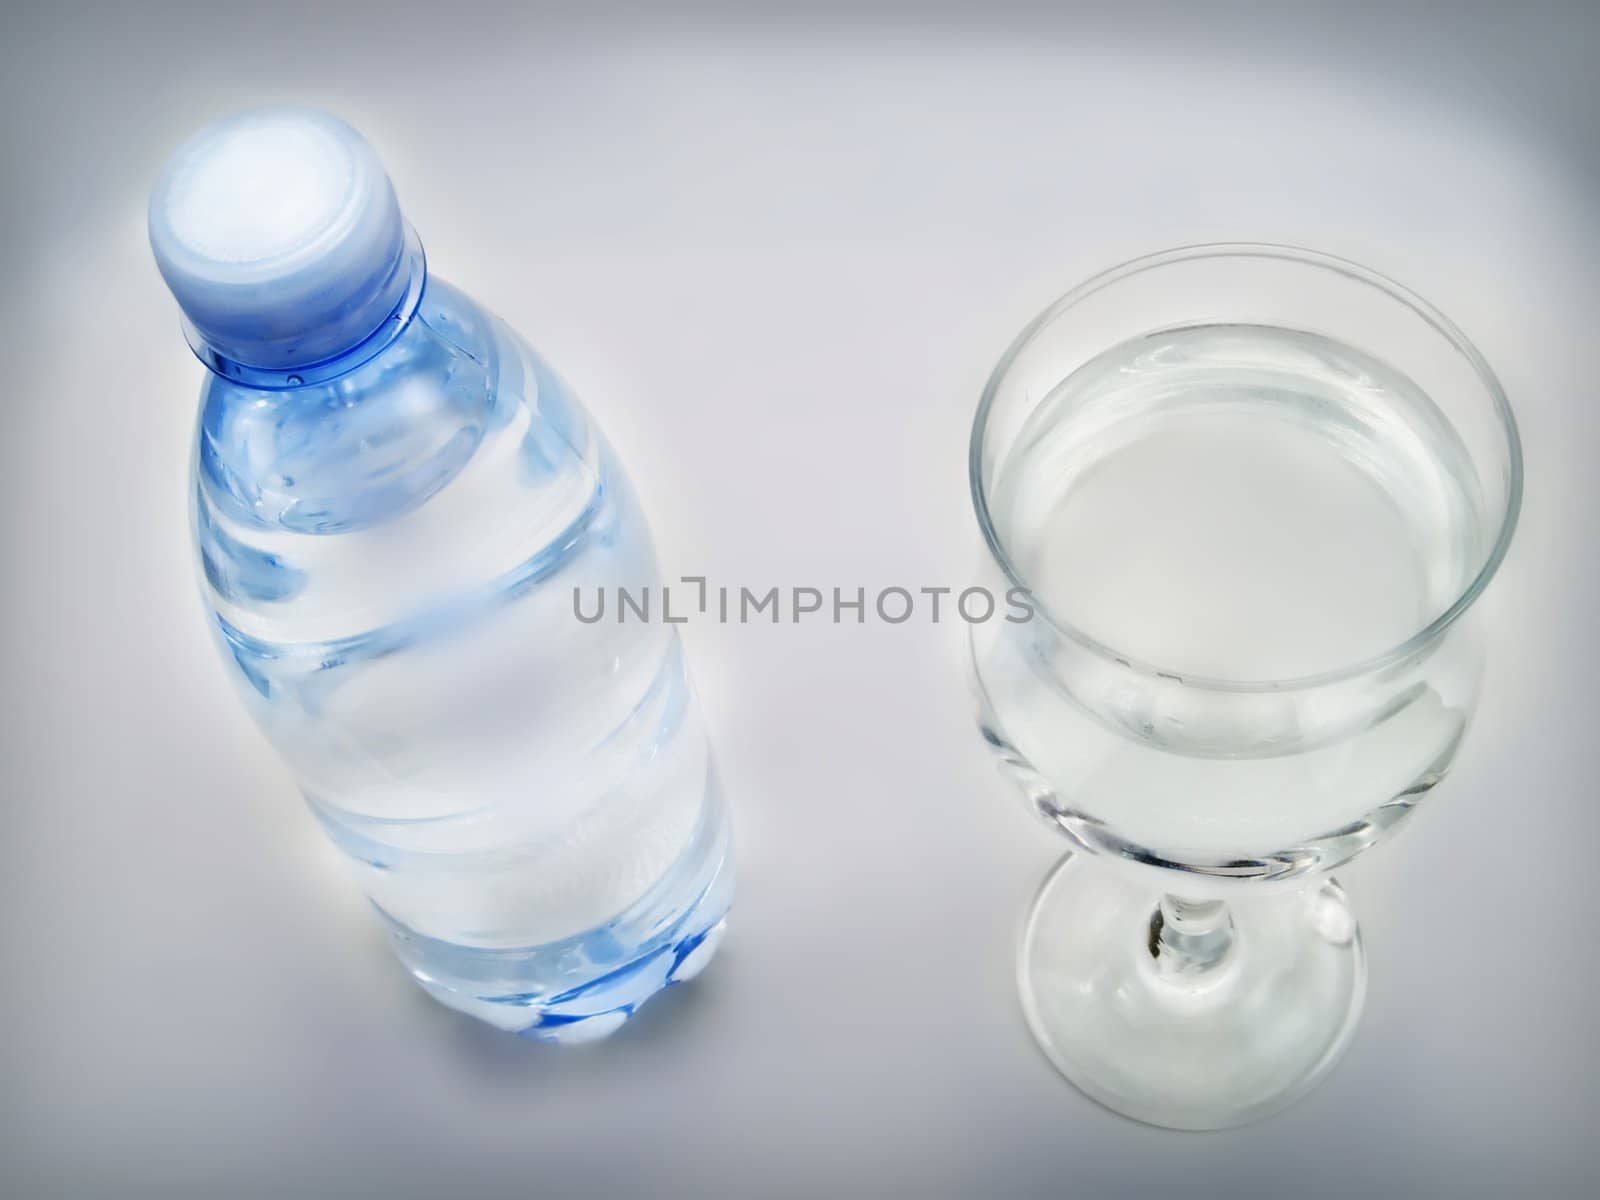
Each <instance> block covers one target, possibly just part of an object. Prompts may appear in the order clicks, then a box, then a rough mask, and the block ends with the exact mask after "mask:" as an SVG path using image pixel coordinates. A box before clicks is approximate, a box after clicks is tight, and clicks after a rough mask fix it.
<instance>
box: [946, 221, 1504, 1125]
mask: <svg viewBox="0 0 1600 1200" xmlns="http://www.w3.org/2000/svg"><path fill="white" fill-rule="evenodd" d="M970 465H971V484H972V495H973V502H974V504H975V506H976V509H977V516H978V524H979V525H980V526H981V528H982V530H983V535H984V538H985V540H986V542H987V550H988V553H987V555H986V560H985V563H984V570H985V572H986V574H987V576H988V578H987V580H986V582H987V583H989V584H990V585H991V586H993V587H997V588H999V589H1001V590H1009V589H1011V588H1022V589H1026V591H1027V594H1028V596H1029V597H1030V599H1031V609H1032V615H1031V616H1029V617H1026V618H1025V619H1024V618H1023V616H1022V615H1021V614H1014V615H1016V617H1017V619H1014V620H1009V621H1008V620H999V619H997V620H993V621H989V622H986V623H982V624H977V625H974V626H972V639H973V640H972V652H973V663H974V668H975V674H976V680H977V686H978V692H979V701H980V719H981V722H982V730H983V734H984V736H985V738H986V739H987V740H988V742H989V743H990V744H991V745H992V746H993V747H994V748H995V749H996V751H997V752H998V754H999V755H1000V757H1001V759H1002V760H1003V762H1004V763H1005V764H1006V769H1007V772H1008V773H1009V774H1010V775H1011V776H1012V777H1013V778H1014V779H1015V780H1016V781H1017V782H1018V783H1019V784H1020V785H1021V789H1022V791H1023V793H1024V795H1025V797H1026V798H1027V801H1028V803H1029V805H1030V806H1031V808H1032V809H1033V810H1034V811H1035V812H1036V813H1037V814H1038V815H1039V816H1040V817H1042V818H1043V819H1044V820H1045V821H1046V822H1047V823H1048V824H1049V825H1050V826H1051V827H1052V828H1054V829H1056V830H1057V831H1059V832H1060V833H1061V834H1063V835H1065V836H1066V838H1067V839H1068V840H1069V842H1070V843H1071V845H1072V850H1071V852H1069V854H1068V855H1067V856H1066V858H1065V859H1064V860H1063V861H1062V862H1061V864H1060V865H1059V866H1057V867H1056V869H1055V870H1054V871H1053V872H1052V873H1051V874H1050V876H1049V878H1048V879H1047V880H1046V881H1045V883H1044V885H1043V887H1042V889H1041V890H1040V892H1039V894H1038V897H1037V899H1036V900H1035V901H1034V903H1033V906H1032V908H1031V910H1030V912H1029V915H1028V918H1027V921H1026V926H1025V930H1024V934H1023V938H1022V944H1021V950H1020V956H1019V963H1018V979H1019V985H1020V988H1021V992H1022V1001H1023V1008H1024V1011H1025V1013H1026V1015H1027V1019H1028V1023H1029V1025H1030V1026H1031V1028H1032V1030H1033V1033H1034V1035H1035V1036H1036V1037H1037V1039H1038V1040H1039V1043H1040V1045H1041V1046H1042V1047H1043V1049H1044V1050H1045V1052H1046V1054H1047V1055H1048V1056H1049V1057H1050V1059H1051V1061H1052V1062H1054V1063H1055V1065H1056V1066H1057V1067H1058V1068H1059V1069H1060V1070H1061V1072H1062V1073H1063V1074H1065V1075H1066V1076H1067V1078H1068V1079H1070V1080H1071V1081H1072V1082H1073V1083H1074V1084H1076V1085H1077V1086H1078V1087H1079V1088H1080V1089H1081V1090H1083V1091H1084V1092H1086V1093H1088V1094H1089V1095H1090V1096H1091V1097H1093V1098H1094V1099H1096V1100H1098V1101H1100V1102H1101V1103H1103V1104H1105V1105H1107V1106H1108V1107H1110V1108H1113V1109H1115V1110H1117V1111H1118V1112H1121V1113H1124V1114H1127V1115H1128V1116H1131V1117H1135V1118H1137V1119H1139V1120H1143V1121H1147V1122H1150V1123H1152V1124H1157V1125H1166V1126H1172V1127H1177V1128H1185V1129H1212V1128H1221V1127H1224V1126H1229V1125H1236V1124H1241V1123H1244V1122H1246V1121H1251V1120H1254V1119H1257V1118H1259V1117H1262V1116H1265V1115H1267V1114H1269V1113H1271V1112H1274V1111H1276V1110H1278V1109H1280V1108H1282V1107H1283V1106H1284V1105H1286V1104H1288V1103H1290V1102H1291V1101H1293V1100H1294V1099H1296V1098H1297V1097H1299V1096H1300V1095H1303V1094H1304V1093H1305V1092H1306V1091H1307V1090H1308V1089H1309V1088H1310V1087H1312V1086H1313V1085H1314V1084H1315V1083H1316V1082H1317V1081H1318V1080H1319V1079H1321V1078H1322V1077H1323V1076H1324V1075H1325V1074H1326V1073H1327V1072H1328V1071H1329V1069H1330V1068H1331V1067H1332V1066H1333V1064H1334V1063H1335V1062H1336V1061H1337V1060H1338V1058H1339V1056H1340V1055H1341V1054H1342V1052H1343V1051H1344V1049H1345V1048H1346V1046H1347V1045H1348V1044H1349V1041H1350V1039H1351V1036H1352V1034H1353V1032H1354V1030H1355V1026H1356V1022H1357V1019H1358V1017H1359V1014H1360V1010H1361V1003H1362V997H1363V993H1364V987H1365V971H1366V967H1365V962H1364V959H1363V955H1362V949H1361V940H1360V936H1359V933H1358V930H1357V927H1356V921H1355V918H1354V916H1353V915H1352V914H1351V911H1350V908H1349V906H1348V905H1347V903H1346V901H1345V898H1344V894H1343V893H1342V892H1341V891H1340V889H1339V887H1338V885H1337V884H1336V883H1334V881H1333V880H1332V879H1330V878H1329V877H1328V872H1329V871H1331V870H1333V869H1334V868H1336V867H1338V866H1339V865H1340V864H1342V863H1344V862H1347V861H1348V860H1350V859H1351V858H1353V857H1354V856H1355V855H1357V854H1359V853H1361V852H1362V851H1363V850H1365V849H1367V848H1368V847H1369V846H1371V845H1372V844H1373V843H1375V842H1376V841H1378V839H1379V838H1380V837H1383V836H1384V835H1386V834H1387V833H1389V832H1390V831H1392V830H1393V829H1394V828H1395V827H1397V826H1398V825H1399V824H1400V823H1402V822H1403V821H1404V820H1405V819H1406V818H1407V817H1408V816H1409V815H1410V814H1411V812H1412V811H1413V810H1414V809H1415V808H1416V806H1417V805H1418V804H1419V803H1420V802H1421V801H1422V800H1423V799H1424V798H1425V797H1427V796H1428V795H1429V794H1430V793H1431V792H1432V791H1433V789H1434V788H1435V786H1436V785H1437V784H1439V783H1440V781H1441V780H1442V779H1443V778H1444V776H1445V774H1446V772H1447V771H1448V769H1449V767H1450V763H1451V761H1452V759H1453V758H1454V757H1455V754H1456V751H1457V749H1458V747H1459V746H1460V744H1461V740H1462V737H1463V735H1464V733H1465V731H1466V728H1467V725H1468V722H1469V720H1470V718H1471V716H1472V712H1473V709H1474V706H1475V703H1476V700H1477V696H1478V692H1479V684H1480V678H1481V668H1482V660H1483V656H1482V639H1481V636H1480V632H1479V630H1478V628H1477V621H1476V614H1475V612H1474V611H1473V602H1474V601H1475V600H1476V599H1477V598H1478V596H1479V595H1480V594H1482V592H1483V590H1484V588H1485V586H1486V585H1487V584H1488V582H1489V580H1490V578H1491V577H1492V576H1493V575H1494V573H1495V570H1496V568H1497V567H1498V566H1499V565H1500V562H1501V560H1502V558H1503V557H1504V555H1505V552H1506V548H1507V545H1508V543H1509V541H1510V539H1511V534H1512V530H1513V528H1514V527H1515V524H1516V518H1517V510H1518V506H1519V502H1520V498H1521V489H1522V465H1521V451H1520V447H1519V444H1518V440H1517V431H1516V425H1515V422H1514V420H1513V418H1512V414H1511V409H1510V407H1509V406H1508V404H1507V402H1506V398H1505V396H1504V394H1503V393H1502V392H1501V389H1500V386H1499V384H1498V383H1497V382H1496V380H1495V377H1494V375H1493V373H1492V372H1491V371H1490V370H1489V368H1488V366H1487V365H1486V364H1485V363H1484V361H1483V359H1482V358H1481V357H1480V355H1479V354H1478V352H1477V351H1476V350H1475V349H1474V348H1473V347H1472V345H1471V344H1470V343H1469V342H1468V341H1467V339H1466V338H1465V336H1463V334H1462V333H1461V332H1460V330H1458V329H1457V328H1456V327H1455V326H1454V325H1453V324H1452V323H1451V322H1450V321H1449V320H1448V319H1447V318H1445V317H1444V316H1443V315H1442V314H1441V313H1440V312H1439V311H1438V310H1437V309H1435V308H1434V307H1433V306H1432V305H1430V304H1428V303H1427V302H1426V301H1424V300H1422V299H1421V298H1420V297H1418V296H1416V295H1415V294H1413V293H1411V292H1409V291H1407V290H1406V289H1405V288H1402V287H1400V286H1399V285H1397V284H1395V283H1392V282H1390V281H1389V280H1387V279H1385V278H1383V277H1381V276H1379V275H1377V274H1375V273H1373V272H1371V271H1368V270H1366V269H1364V268H1362V267H1359V266H1356V265H1355V264H1353V263H1349V262H1345V261H1342V260H1340V259H1337V258H1332V257H1329V256H1327V255H1324V254H1316V253H1311V252H1308V251H1304V250H1298V249H1292V248H1289V247H1281V246H1265V245H1213V246H1197V247H1190V248H1185V249H1179V250H1172V251H1168V252H1166V253H1161V254H1157V255H1154V256H1151V257H1147V258H1141V259H1138V260H1136V261H1134V262H1130V263H1127V264H1125V265H1123V266H1120V267H1117V268H1115V269H1113V270H1111V271H1108V272H1106V273H1105V274H1102V275H1100V276H1098V277H1096V278H1094V279H1092V280H1090V281H1089V282H1087V283H1085V284H1083V285H1082V286H1080V287H1078V288H1077V289H1075V290H1074V291H1072V292H1070V293H1069V294H1067V295H1066V296H1064V297H1063V298H1062V299H1060V300H1058V301H1057V302H1056V303H1055V304H1053V305H1051V307H1050V308H1049V309H1048V310H1046V311H1045V312H1044V313H1043V314H1042V315H1041V316H1040V317H1038V319H1036V320H1035V321H1034V322H1033V323H1032V324H1031V325H1029V326H1028V327H1027V328H1026V329H1025V330H1024V331H1023V332H1022V334H1021V336H1019V337H1018V338H1017V340H1016V341H1015V342H1014V343H1013V344H1012V346H1011V348H1010V349H1009V350H1008V351H1007V352H1006V354H1005V357H1004V358H1002V359H1001V361H1000V364H999V366H998V367H997V368H996V369H995V371H994V374H993V375H992V376H991V377H990V379H989V382H988V386H987V387H986V388H985V390H984V393H983V399H982V402H981V403H980V404H979V406H978V413H977V419H976V422H975V425H974V428H973V434H972V446H971V464H970Z"/></svg>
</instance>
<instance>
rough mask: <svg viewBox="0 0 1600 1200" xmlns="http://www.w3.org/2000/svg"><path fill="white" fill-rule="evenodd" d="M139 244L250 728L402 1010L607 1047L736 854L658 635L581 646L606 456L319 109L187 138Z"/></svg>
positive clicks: (609, 487) (713, 921)
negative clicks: (183, 418)
mask: <svg viewBox="0 0 1600 1200" xmlns="http://www.w3.org/2000/svg"><path fill="white" fill-rule="evenodd" d="M150 241H151V245H152V247H153V249H154V251H155V257H156V261H157V264H158V265H159V267H160V269H161V273H162V275H163V276H164V277H165V279H166V281H167V284H168V285H169V286H170V287H171V289H172V292H173V294H174V296H176V297H177V300H178V304H179V306H180V307H181V308H182V310H183V315H184V317H185V322H184V325H185V331H186V333H187V335H188V338H189V342H190V345H191V346H192V347H193V348H194V350H195V353H196V354H197V355H198V356H199V357H200V360H201V361H202V362H203V363H204V364H205V365H206V367H207V368H208V369H209V370H208V372H207V375H206V379H205V382H204V385H203V387H202V389H201V399H200V418H199V427H198V430H197V440H196V447H195V455H194V466H193V473H194V488H193V504H194V509H193V520H194V530H195V539H196V544H197V549H198V553H199V559H200V567H201V572H202V576H203V580H202V586H203V589H204V594H205V599H206V601H207V604H208V607H209V612H210V617H211V624H212V626H213V628H214V631H215V633H216V636H217V640H218V644H219V645H220V647H221V649H222V651H223V653H224V655H225V656H226V660H227V662H228V664H229V665H230V667H231V670H232V673H233V675H234V676H235V677H236V679H237V681H238V683H239V684H240V685H241V687H240V690H241V693H242V695H243V696H244V699H245V701H246V703H247V704H248V705H249V708H250V710H251V712H252V714H253V715H254V717H255V719H256V720H257V722H259V724H260V725H261V727H262V729H263V730H264V731H265V732H266V734H267V736H268V737H269V738H270V739H271V741H272V743H273V744H274V745H275V746H276V747H277V749H278V751H279V752H280V753H281V754H282V755H283V757H284V758H285V759H286V760H287V761H288V763H289V764H290V766H291V768H292V769H293V771H294V773H295V775H296V777H297V778H298V781H299V783H300V786H301V789H302V791H303V792H304V794H305V797H306V800H307V801H308V802H309V804H310V806H311V810H312V812H313V813H314V814H315V815H316V817H317V819H318V820H319V821H320V822H321V823H322V826H323V828H324V829H326V830H327V832H328V834H329V835H330V836H331V837H332V838H333V839H334V841H335V842H336V843H337V844H338V845H339V846H340V847H341V848H342V849H343V850H344V852H345V853H346V854H347V855H348V856H349V858H350V860H351V862H352V863H353V864H354V867H355V870H356V872H357V874H358V876H359V878H360V882H361V884H362V886H363V888H364V889H365V891H366V892H367V894H368V895H369V896H370V897H371V899H372V902H373V904H374V906H375V907H376V908H377V910H378V913H379V916H380V918H381V921H382V923H383V925H384V926H385V927H386V928H387V930H388V933H389V935H390V938H391V940H392V942H393V945H394V949H395V952H396V953H397V954H398V956H399V957H400V959H401V961H402V962H403V963H404V964H405V965H406V967H407V968H409V970H410V972H411V974H412V975H413V976H415V978H416V979H417V981H418V982H419V983H421V984H422V986H423V987H424V988H426V989H427V990H428V991H429V992H430V993H432V994H433V995H434V996H435V997H437V998H438V999H439V1000H441V1001H443V1002H444V1003H445V1004H447V1005H450V1006H451V1007H453V1008H457V1009H460V1010H462V1011H464V1012H467V1013H471V1014H472V1015H474V1016H477V1017H480V1018H482V1019H483V1020H485V1021H488V1022H490V1023H492V1024H494V1025H497V1026H500V1027H502V1028H505V1029H509V1030H515V1031H518V1032H520V1033H523V1034H525V1035H526V1036H529V1037H535V1038H540V1039H545V1040H554V1041H577V1040H586V1039H589V1038H593V1037H598V1036H601V1035H603V1034H606V1033H609V1032H611V1031H612V1030H614V1029H616V1028H617V1027H618V1026H619V1025H621V1024H622V1022H623V1021H624V1020H626V1019H627V1017H628V1016H629V1015H630V1014H631V1013H632V1012H633V1011H634V1009H635V1008H637V1006H638V1005H639V1004H641V1003H642V1002H643V1001H644V1000H646V999H647V998H648V997H649V996H650V995H652V994H653V993H654V992H656V991H657V990H659V989H660V988H662V987H663V986H665V985H667V984H670V983H673V982H676V981H679V980H683V979H687V978H689V977H690V976H691V975H693V974H695V973H696V972H698V971H699V970H700V969H701V968H702V967H703V966H704V965H705V963H706V961H707V960H708V959H709V958H710V956H711V954H712V953H713V951H714V950H715V947H716V944H717V942H718V940H719V939H720V937H721V934H722V930H723V917H724V914H725V912H726V910H727V907H728V904H729V900H730V898H731V893H732V860H731V857H730V842H729V833H728V823H727V817H726V815H725V811H724V808H723V803H722V800H721V797H720V794H719V792H718V789H717V784H716V777H715V772H714V768H713V764H712V761H711V755H710V750H709V746H708V743H707V739H706V734H705V731H704V729H703V727H702V724H701V721H700V717H699V715H698V711H697V708H696V705H695V701H694V698H693V696H692V694H691V691H690V687H689V683H688V679H687V676H686V674H685V670H684V662H683V655H682V650H681V647H680V644H679V641H678V638H677V631H676V629H675V628H674V627H673V626H672V625H669V624H663V623H661V622H659V621H656V622H646V621H640V620H637V619H634V616H635V615H634V614H631V613H630V614H629V616H630V619H629V620H627V621H617V620H614V619H612V618H611V617H609V616H608V617H607V619H605V620H602V621H597V622H586V621H582V620H579V619H578V618H577V613H578V610H579V607H580V606H579V605H578V604H576V603H575V597H576V596H577V595H579V594H580V593H576V592H574V589H575V588H576V589H581V594H582V595H584V596H589V597H592V596H594V595H595V590H596V589H601V588H603V589H605V590H606V591H607V592H611V593H612V594H615V592H614V589H616V588H618V587H623V588H628V589H630V591H631V592H632V593H634V594H639V593H640V591H641V589H643V588H646V587H651V588H653V587H654V586H655V585H656V583H657V570H656V565H655V559H654V552H653V550H652V548H651V544H650V535H649V531H648V529H647V528H646V525H645V522H644V519H643V517H642V515H641V513H640V511H639V507H638V504H637V502H636V501H635V499H634V496H633V494H632V492H631V491H630V489H629V486H628V482H627V480H626V478H625V477H624V476H623V474H622V472H621V471H620V470H619V469H618V467H617V464H616V460H615V458H614V457H613V455H612V453H611V451H610V449H609V448H608V447H607V445H606V443H605V441H604V440H603V438H602V437H601V435H600V433H599V432H598V430H597V429H596V428H595V426H594V424H593V423H592V422H591V421H590V419H589V417H588V415H587V414H586V413H585V411H584V409H583V408H582V406H581V405H580V404H579V403H578V401H577V400H576V398H575V397H574V396H573V394H572V392H571V391H570V390H569V389H568V388H567V386H566V385H565V384H564V383H563V382H562V381H561V379H560V378H559V377H558V376H557V375H556V374H555V372H554V371H552V370H551V369H550V367H549V366H548V365H547V364H546V363H545V362H544V360H542V359H541V358H540V357H539V356H538V355H537V354H535V353H534V352H533V350H531V349H530V348H529V347H528V346H527V345H526V344H525V343H524V342H523V341H522V340H521V339H520V338H519V337H517V335H516V334H514V333H513V332H512V331H511V330H510V329H508V328H507V327H506V326H505V325H504V324H502V323H501V322H500V321H499V320H498V319H497V318H495V317H494V316H492V315H491V314H489V313H487V312H485V311H484V310H483V309H482V308H480V307H479V306H478V305H476V304H474V303H473V302H472V301H471V300H469V299H468V298H467V297H466V296H464V295H462V294H461V293H460V292H459V291H457V290H456V289H455V288H453V287H451V286H450V285H448V284H446V283H444V282H443V281H442V280H440V279H438V278H436V277H434V276H432V275H431V274H430V273H429V271H428V269H427V267H426V266H425V264H424V260H423V253H422V246H421V244H420V243H419V242H418V240H417V237H416V235H415V234H414V233H413V232H412V230H411V229H410V228H409V227H408V226H407V225H406V223H405V221H404V220H403V218H402V217H401V214H400V209H399V206H398V204H397V202H396V199H395V194H394V190H393V188H392V187H391V186H390V182H389V179H388V176H387V175H386V174H385V172H384V169H383V166H382V164H381V163H380V162H379V161H378V158H377V156H376V154H375V153H374V152H373V150H372V148H371V146H369V145H368V144H367V142H366V141H365V140H363V139H362V137H361V136H360V135H359V134H358V133H356V132H355V131H354V130H353V129H351V128H350V127H349V126H348V125H346V124H344V123H343V122H341V121H339V120H337V119H335V118H333V117H331V116H328V115H327V114H325V113H320V112H315V111H311V110H305V109H297V108H274V109H263V110H257V111H251V112H247V113H243V114H240V115H238V116H235V117H231V118H229V119H226V120H223V121H221V122H218V123H216V124H214V125H212V126H209V127H208V128H206V129H204V130H203V131H201V132H200V133H199V134H197V135H196V136H195V137H194V138H192V139H191V140H190V141H188V142H187V143H185V144H184V145H183V146H182V147H181V148H180V149H179V150H178V151H177V153H176V154H175V156H174V157H173V159H172V161H171V162H170V163H169V164H168V166H167V167H166V169H165V171H164V172H163V174H162V175H161V178H160V180H159V182H158V184H157V186H156V188H155V192H154V195H153V196H152V198H151V201H150Z"/></svg>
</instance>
